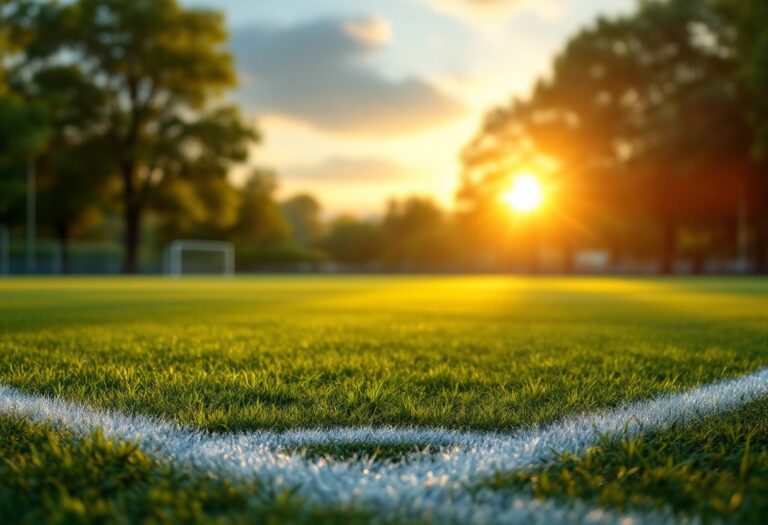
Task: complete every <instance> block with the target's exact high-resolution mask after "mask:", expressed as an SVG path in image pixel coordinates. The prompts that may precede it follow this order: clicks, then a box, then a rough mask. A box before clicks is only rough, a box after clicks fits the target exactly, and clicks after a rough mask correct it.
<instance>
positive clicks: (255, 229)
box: [235, 169, 291, 248]
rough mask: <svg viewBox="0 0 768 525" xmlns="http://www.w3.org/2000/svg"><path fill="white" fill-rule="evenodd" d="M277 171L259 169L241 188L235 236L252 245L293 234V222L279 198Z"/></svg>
mask: <svg viewBox="0 0 768 525" xmlns="http://www.w3.org/2000/svg"><path fill="white" fill-rule="evenodd" d="M276 190H277V183H276V182H275V176H274V174H272V173H270V172H266V171H263V170H259V169H257V170H255V171H254V172H253V173H252V174H251V176H250V178H249V179H248V181H247V182H246V183H245V186H244V187H243V189H242V191H241V201H240V210H239V213H238V219H237V224H236V226H235V239H236V240H238V241H240V242H241V243H243V244H246V245H250V246H251V247H259V248H263V247H267V246H270V245H275V244H279V243H280V242H283V241H285V240H287V239H288V238H289V236H290V233H291V231H290V225H289V224H288V222H287V221H286V220H285V218H284V217H283V214H282V212H281V211H280V206H279V204H278V203H277V201H276V200H275V191H276Z"/></svg>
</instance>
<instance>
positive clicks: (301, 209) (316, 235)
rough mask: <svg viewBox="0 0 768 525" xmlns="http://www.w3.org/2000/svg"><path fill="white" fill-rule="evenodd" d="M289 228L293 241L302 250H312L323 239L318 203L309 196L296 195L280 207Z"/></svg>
mask: <svg viewBox="0 0 768 525" xmlns="http://www.w3.org/2000/svg"><path fill="white" fill-rule="evenodd" d="M280 209H281V210H282V212H283V215H284V216H285V219H286V220H287V221H288V224H290V226H291V235H292V238H293V241H294V242H296V244H298V245H299V246H300V247H302V248H314V247H316V246H317V245H318V243H319V242H320V240H321V239H322V237H323V233H324V227H323V222H322V219H321V217H320V211H321V207H320V203H319V202H318V201H317V199H316V198H314V197H313V196H311V195H296V196H294V197H291V198H290V199H288V200H286V201H285V202H283V203H282V204H281V205H280Z"/></svg>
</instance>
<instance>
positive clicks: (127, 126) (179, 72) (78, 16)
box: [16, 0, 257, 273]
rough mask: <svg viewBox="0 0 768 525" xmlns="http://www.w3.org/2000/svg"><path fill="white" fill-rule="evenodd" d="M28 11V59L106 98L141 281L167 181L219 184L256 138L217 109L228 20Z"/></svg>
mask: <svg viewBox="0 0 768 525" xmlns="http://www.w3.org/2000/svg"><path fill="white" fill-rule="evenodd" d="M23 4H24V9H20V10H19V13H20V14H19V16H18V17H17V18H16V20H17V22H16V23H17V25H18V26H19V27H21V28H24V27H26V28H30V29H31V30H32V31H34V34H35V39H34V41H33V42H32V43H31V44H30V45H28V46H27V47H26V60H27V61H28V62H31V63H32V64H33V65H34V64H44V63H50V62H51V61H54V62H56V63H59V64H62V65H63V64H66V65H67V66H70V67H73V68H77V69H78V70H79V71H80V73H81V75H82V76H83V78H87V79H90V80H91V81H92V82H93V84H94V85H95V86H96V87H97V88H98V89H99V90H100V91H101V93H103V96H104V99H103V103H102V104H101V110H102V115H103V121H102V122H101V128H102V130H103V133H104V138H105V140H106V142H107V144H108V145H109V151H110V153H111V155H112V156H113V159H114V172H115V174H116V176H117V178H118V180H119V182H120V185H121V201H122V213H123V218H124V229H125V231H124V245H125V249H124V252H125V253H124V264H123V270H124V271H125V272H127V273H132V272H135V271H136V270H137V256H138V246H139V241H140V232H141V224H142V219H143V217H144V216H145V214H146V212H147V211H148V208H149V206H150V203H151V202H152V201H153V199H154V197H155V196H156V195H157V194H158V193H159V192H160V191H161V189H162V188H165V187H166V185H167V183H168V180H169V179H172V178H181V179H189V180H193V179H195V178H198V177H207V176H214V177H217V176H218V177H220V176H222V175H221V171H222V170H224V171H226V169H227V168H228V167H229V166H230V165H231V164H232V163H235V162H241V161H243V160H245V158H246V156H247V152H248V146H249V144H250V143H252V142H253V141H255V140H256V138H257V136H256V134H255V131H254V130H253V129H252V128H251V127H250V126H249V125H247V124H245V123H244V122H243V120H242V118H241V117H240V115H239V113H238V111H237V110H236V108H234V107H224V106H219V107H213V103H214V101H215V100H216V99H217V97H218V96H219V95H220V94H221V93H223V92H224V91H225V90H227V89H229V88H231V87H232V86H233V85H234V84H235V74H234V70H233V65H232V57H231V55H230V53H229V52H228V51H227V50H226V49H225V47H224V46H225V43H226V41H227V33H226V30H225V29H224V22H223V18H222V16H221V15H220V14H218V13H216V12H212V11H207V10H201V9H186V8H182V7H180V6H179V5H178V2H177V1H176V0H77V1H75V2H68V3H62V4H59V3H53V2H43V3H40V2H24V3H23ZM19 32H22V31H21V29H19Z"/></svg>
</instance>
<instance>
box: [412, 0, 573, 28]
mask: <svg viewBox="0 0 768 525" xmlns="http://www.w3.org/2000/svg"><path fill="white" fill-rule="evenodd" d="M424 1H425V2H426V3H428V4H429V5H431V6H432V8H434V9H435V10H436V11H440V12H443V13H446V14H450V15H453V16H455V17H457V18H460V19H467V20H472V21H474V22H481V23H483V24H487V23H494V22H495V23H499V22H503V21H504V20H506V19H508V18H509V17H510V16H511V15H513V14H516V13H518V12H520V11H526V10H527V11H533V12H535V13H537V14H539V15H541V16H544V17H552V16H555V15H557V14H558V13H559V12H560V6H559V5H558V0H424Z"/></svg>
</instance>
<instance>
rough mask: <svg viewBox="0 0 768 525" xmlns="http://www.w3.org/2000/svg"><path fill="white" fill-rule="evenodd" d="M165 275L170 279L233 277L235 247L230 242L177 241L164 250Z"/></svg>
mask: <svg viewBox="0 0 768 525" xmlns="http://www.w3.org/2000/svg"><path fill="white" fill-rule="evenodd" d="M164 266H165V273H166V274H168V275H170V276H171V277H181V276H183V275H185V274H187V275H190V274H194V275H201V274H202V275H213V274H222V275H224V276H226V277H232V276H234V275H235V247H234V245H233V244H232V243H231V242H224V241H198V240H178V241H173V242H171V243H170V244H169V245H168V247H167V248H166V250H165V264H164Z"/></svg>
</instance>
